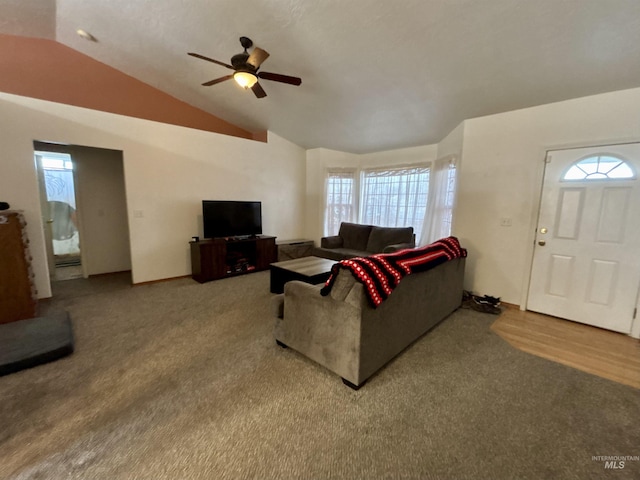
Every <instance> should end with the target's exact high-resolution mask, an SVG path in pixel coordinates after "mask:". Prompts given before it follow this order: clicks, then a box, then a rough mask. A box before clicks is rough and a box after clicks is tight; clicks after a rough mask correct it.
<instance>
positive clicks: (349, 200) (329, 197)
mask: <svg viewBox="0 0 640 480" xmlns="http://www.w3.org/2000/svg"><path fill="white" fill-rule="evenodd" d="M355 176H356V173H355V170H339V171H329V172H327V180H326V210H325V215H324V234H325V236H331V235H337V234H338V230H339V229H340V224H341V223H342V222H355V221H356V218H355V203H354V185H355Z"/></svg>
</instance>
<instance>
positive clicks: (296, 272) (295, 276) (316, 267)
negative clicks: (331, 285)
mask: <svg viewBox="0 0 640 480" xmlns="http://www.w3.org/2000/svg"><path fill="white" fill-rule="evenodd" d="M335 263H338V262H336V261H335V260H328V259H326V258H320V257H302V258H296V259H295V260H287V261H286V262H276V263H272V264H271V293H282V292H284V284H285V283H287V282H290V281H291V280H300V281H302V282H306V283H310V284H312V285H315V284H317V283H323V282H326V281H327V279H328V278H329V276H330V275H331V267H332V266H333V265H334V264H335Z"/></svg>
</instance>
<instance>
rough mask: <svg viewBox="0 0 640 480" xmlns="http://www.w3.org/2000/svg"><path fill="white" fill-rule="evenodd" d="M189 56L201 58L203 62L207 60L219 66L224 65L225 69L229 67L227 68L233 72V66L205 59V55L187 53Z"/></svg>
mask: <svg viewBox="0 0 640 480" xmlns="http://www.w3.org/2000/svg"><path fill="white" fill-rule="evenodd" d="M187 55H191V56H192V57H196V58H199V59H201V60H206V61H207V62H213V63H217V64H218V65H222V66H223V67H227V68H230V69H231V70H233V67H232V66H231V65H229V64H228V63H224V62H220V61H218V60H214V59H213V58H209V57H205V56H204V55H200V54H199V53H193V52H189V53H187Z"/></svg>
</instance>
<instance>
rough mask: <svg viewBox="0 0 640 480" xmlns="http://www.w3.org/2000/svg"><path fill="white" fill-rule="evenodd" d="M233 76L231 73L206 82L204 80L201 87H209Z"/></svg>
mask: <svg viewBox="0 0 640 480" xmlns="http://www.w3.org/2000/svg"><path fill="white" fill-rule="evenodd" d="M231 78H233V75H225V76H224V77H220V78H216V79H215V80H209V81H208V82H204V83H203V84H202V86H203V87H210V86H211V85H215V84H216V83H220V82H224V81H225V80H229V79H231Z"/></svg>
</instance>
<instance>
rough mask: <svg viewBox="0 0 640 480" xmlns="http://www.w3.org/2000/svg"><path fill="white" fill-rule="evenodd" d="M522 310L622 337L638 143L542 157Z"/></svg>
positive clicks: (636, 226)
mask: <svg viewBox="0 0 640 480" xmlns="http://www.w3.org/2000/svg"><path fill="white" fill-rule="evenodd" d="M546 161H547V163H546V168H545V175H544V184H543V190H542V200H541V204H540V215H539V218H538V228H537V232H536V245H535V250H534V258H533V266H532V271H531V283H530V288H529V298H528V302H527V309H529V310H533V311H536V312H540V313H545V314H548V315H553V316H556V317H561V318H566V319H569V320H574V321H577V322H581V323H586V324H589V325H594V326H596V327H601V328H606V329H608V330H614V331H617V332H623V333H626V334H629V333H630V331H631V325H632V322H633V318H634V315H635V304H636V298H637V295H638V288H639V286H640V180H638V172H639V171H640V144H625V145H609V146H604V147H592V148H578V149H567V150H556V151H550V152H548V154H547V160H546Z"/></svg>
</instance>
